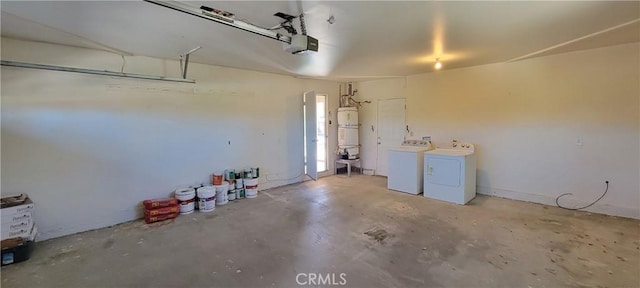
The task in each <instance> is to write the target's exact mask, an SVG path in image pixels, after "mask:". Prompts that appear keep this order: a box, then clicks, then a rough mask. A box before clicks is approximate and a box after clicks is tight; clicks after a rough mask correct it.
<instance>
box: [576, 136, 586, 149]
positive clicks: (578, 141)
mask: <svg viewBox="0 0 640 288" xmlns="http://www.w3.org/2000/svg"><path fill="white" fill-rule="evenodd" d="M576 146H578V147H580V148H582V146H584V141H583V140H582V137H578V138H576Z"/></svg>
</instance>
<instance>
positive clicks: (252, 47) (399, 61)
mask: <svg viewBox="0 0 640 288" xmlns="http://www.w3.org/2000/svg"><path fill="white" fill-rule="evenodd" d="M185 3H189V4H190V5H192V6H194V7H199V6H200V5H206V6H210V7H214V8H219V9H221V10H226V11H229V12H232V13H235V14H236V18H237V19H245V20H246V21H248V22H252V23H253V24H255V25H259V26H264V27H272V26H275V25H277V24H278V23H279V18H276V17H274V16H272V15H273V14H274V13H276V12H284V13H287V14H299V13H300V11H304V13H305V20H306V21H305V22H306V24H307V25H306V26H307V32H308V34H309V35H310V36H313V37H315V38H318V39H319V41H320V48H319V49H320V51H319V52H317V53H312V54H307V55H291V54H288V53H286V52H284V51H283V49H282V43H281V42H278V41H276V40H273V39H269V38H265V37H261V36H259V35H255V34H252V33H248V32H245V31H241V30H238V29H235V28H232V27H228V26H225V25H221V24H218V23H214V22H211V21H207V20H204V19H200V18H197V17H194V16H191V15H187V14H184V13H180V12H176V11H173V10H170V9H167V8H164V7H160V6H157V5H154V4H150V3H147V2H141V1H136V2H131V1H125V2H116V1H75V2H74V1H71V2H60V1H38V2H31V1H26V2H24V1H15V2H13V1H2V2H1V6H0V8H1V10H2V16H1V17H2V18H1V21H2V36H3V37H12V38H19V39H26V40H34V41H42V42H49V43H57V44H63V45H70V46H79V47H88V48H97V49H103V50H108V51H112V52H116V53H120V54H132V55H145V56H152V57H160V58H170V59H178V55H179V54H182V53H185V52H186V51H189V50H191V49H192V48H194V47H196V46H202V47H203V48H202V49H201V50H199V51H197V52H196V53H194V54H192V58H191V60H192V61H194V62H199V63H207V64H214V65H220V66H228V67H236V68H243V69H249V70H257V71H265V72H273V73H280V74H288V75H298V76H303V77H305V76H308V77H318V78H327V79H336V80H355V79H373V78H386V77H397V76H406V75H411V74H418V73H425V72H432V71H433V70H434V69H433V63H434V62H435V59H436V58H437V57H439V58H440V59H441V60H442V62H443V63H444V68H443V69H452V68H459V67H468V66H475V65H482V64H488V63H497V62H505V61H510V60H514V59H526V58H530V57H537V56H542V55H550V54H556V53H565V52H569V51H574V50H582V49H591V48H598V47H604V46H610V45H617V44H623V43H630V42H637V41H640V20H639V19H640V2H638V1H628V2H613V1H602V2H598V1H590V2H580V1H544V2H542V1H532V2H519V1H508V2H484V1H472V2H431V1H430V2H426V1H423V2H419V1H418V2H416V1H413V2H402V1H391V2H379V1H366V2H362V1H268V2H267V1H255V2H249V1H200V2H185ZM331 15H333V16H334V17H335V23H334V24H329V23H328V22H327V21H326V20H327V19H328V18H329V16H331ZM7 60H10V59H7Z"/></svg>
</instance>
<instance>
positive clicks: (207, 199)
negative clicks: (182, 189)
mask: <svg viewBox="0 0 640 288" xmlns="http://www.w3.org/2000/svg"><path fill="white" fill-rule="evenodd" d="M196 194H198V209H199V210H200V211H202V212H211V211H213V210H214V209H216V188H215V187H213V186H204V187H200V188H198V190H197V191H196Z"/></svg>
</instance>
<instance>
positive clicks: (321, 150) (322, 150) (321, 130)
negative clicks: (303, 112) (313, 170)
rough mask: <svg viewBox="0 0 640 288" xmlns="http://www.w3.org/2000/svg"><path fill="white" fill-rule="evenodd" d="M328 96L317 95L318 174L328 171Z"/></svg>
mask: <svg viewBox="0 0 640 288" xmlns="http://www.w3.org/2000/svg"><path fill="white" fill-rule="evenodd" d="M327 98H328V97H327V95H324V94H317V95H316V123H317V124H316V125H317V131H318V132H317V135H316V137H317V138H316V139H318V142H316V147H317V151H318V154H317V155H318V158H317V161H316V163H317V167H318V172H324V171H327V156H328V155H327V154H328V153H327V150H328V148H327V147H328V146H327V144H328V143H327V139H328V136H327V111H328V109H327V107H328V105H327V104H328V103H327Z"/></svg>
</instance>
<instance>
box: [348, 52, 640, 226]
mask: <svg viewBox="0 0 640 288" xmlns="http://www.w3.org/2000/svg"><path fill="white" fill-rule="evenodd" d="M639 55H640V46H639V44H638V43H634V44H627V45H620V46H614V47H607V48H601V49H593V50H586V51H579V52H573V53H567V54H560V55H554V56H547V57H541V58H534V59H529V60H524V61H519V62H514V63H501V64H492V65H484V66H477V67H471V68H465V69H456V70H449V71H447V70H445V71H441V72H437V73H429V74H421V75H414V76H410V77H407V80H406V81H407V82H406V83H407V86H406V90H403V89H402V88H399V89H398V93H399V94H402V93H405V94H406V98H407V124H408V125H409V127H410V129H411V131H412V132H413V133H414V135H415V137H419V136H423V135H431V136H433V139H434V140H435V141H436V142H448V141H450V140H451V139H454V138H455V139H459V140H465V141H469V142H472V143H475V144H476V151H477V156H478V170H477V171H478V172H477V173H478V178H477V185H478V192H479V193H483V194H490V195H497V196H502V197H507V198H513V199H520V200H526V201H533V202H538V203H545V204H550V205H555V201H554V200H555V197H556V196H557V195H559V194H562V193H573V195H572V196H567V197H565V198H563V200H562V202H561V203H564V204H565V205H566V206H573V205H581V204H587V203H589V202H591V201H593V200H595V199H596V198H597V197H598V196H599V195H600V194H601V193H602V192H603V191H604V188H605V184H604V181H605V180H609V181H610V189H609V192H608V194H607V196H605V197H604V198H603V199H602V200H601V201H600V202H598V204H596V205H594V206H593V207H591V208H589V209H587V210H589V211H594V212H600V213H605V214H611V215H621V216H627V217H634V218H640V183H639V181H640V180H639V175H640V168H639V162H640V142H639V141H640V118H639V112H638V111H639V107H640V103H639V97H640V96H639V95H640V83H639V77H640V72H639V68H638V67H640V66H639V63H640V59H639V57H640V56H639ZM445 65H446V63H445ZM401 80H403V79H396V80H386V81H393V83H396V84H400V83H402V81H401ZM374 82H379V83H383V82H382V81H368V82H361V83H359V87H363V86H371V87H375V86H378V85H379V83H374ZM396 86H397V85H396ZM363 90H364V89H363ZM387 94H388V92H380V93H377V94H376V93H374V94H373V95H369V98H374V99H375V98H380V97H386V96H387ZM363 95H364V93H363ZM367 115H368V114H364V113H363V116H364V117H369V116H367ZM373 120H374V119H371V118H370V117H369V118H367V119H362V121H363V122H371V121H373ZM578 141H579V142H581V143H582V146H579V145H576V144H577V142H578ZM362 144H363V145H372V143H370V142H364V141H363V143H362ZM365 149H367V148H364V147H363V150H365ZM370 156H371V155H369V154H365V155H363V157H370ZM363 162H367V163H370V161H369V160H365V159H363Z"/></svg>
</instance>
